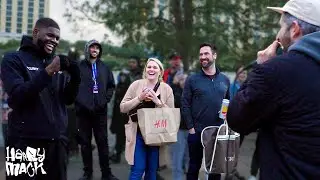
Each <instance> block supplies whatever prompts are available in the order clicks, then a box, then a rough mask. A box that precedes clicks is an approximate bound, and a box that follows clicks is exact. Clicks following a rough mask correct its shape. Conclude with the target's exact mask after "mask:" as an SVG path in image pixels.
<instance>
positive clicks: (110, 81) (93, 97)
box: [75, 41, 115, 114]
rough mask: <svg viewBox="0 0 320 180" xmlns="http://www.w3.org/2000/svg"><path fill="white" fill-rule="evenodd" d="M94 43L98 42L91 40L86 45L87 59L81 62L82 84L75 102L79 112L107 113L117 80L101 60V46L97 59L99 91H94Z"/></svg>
mask: <svg viewBox="0 0 320 180" xmlns="http://www.w3.org/2000/svg"><path fill="white" fill-rule="evenodd" d="M92 44H98V43H97V42H96V41H89V42H88V43H87V45H86V48H85V51H86V59H85V60H82V61H81V62H80V65H79V67H80V71H81V84H80V88H79V93H78V96H77V99H76V102H75V108H76V111H77V113H78V114H81V113H91V114H92V113H98V114H106V113H107V106H108V103H109V102H110V100H111V98H112V95H113V92H114V89H115V82H114V77H113V73H112V71H111V70H110V69H109V67H108V66H107V65H106V64H105V63H104V62H102V61H101V60H100V57H101V53H102V49H101V45H100V44H98V45H99V46H100V53H99V55H98V59H97V60H96V66H97V73H98V75H97V83H98V93H97V94H94V93H93V85H94V81H93V79H92V78H93V77H92V64H91V63H90V62H89V47H90V46H91V45H92Z"/></svg>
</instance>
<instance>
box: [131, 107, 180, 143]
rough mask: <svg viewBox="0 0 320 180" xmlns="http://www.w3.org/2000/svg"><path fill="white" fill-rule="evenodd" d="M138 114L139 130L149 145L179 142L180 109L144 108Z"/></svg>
mask: <svg viewBox="0 0 320 180" xmlns="http://www.w3.org/2000/svg"><path fill="white" fill-rule="evenodd" d="M137 113H138V124H139V128H140V131H141V134H142V137H143V139H144V142H145V143H146V144H147V145H150V146H161V145H165V144H170V143H174V142H177V133H178V130H179V126H180V120H181V117H180V109H179V108H142V109H139V110H138V111H137Z"/></svg>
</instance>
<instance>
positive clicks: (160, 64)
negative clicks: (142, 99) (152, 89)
mask: <svg viewBox="0 0 320 180" xmlns="http://www.w3.org/2000/svg"><path fill="white" fill-rule="evenodd" d="M150 61H153V62H155V63H157V64H158V66H159V68H160V76H159V77H158V80H159V81H160V82H161V81H162V77H163V73H164V68H163V65H162V63H161V62H160V61H159V59H156V58H149V59H148V61H147V63H146V64H145V66H144V69H143V75H142V77H143V79H147V72H146V70H147V66H148V64H149V62H150Z"/></svg>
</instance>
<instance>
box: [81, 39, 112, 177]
mask: <svg viewBox="0 0 320 180" xmlns="http://www.w3.org/2000/svg"><path fill="white" fill-rule="evenodd" d="M85 53H86V54H85V57H86V58H85V60H83V61H81V62H80V65H79V67H80V71H81V84H80V88H79V93H78V96H77V99H76V102H75V108H76V115H77V119H78V126H79V134H80V137H81V142H80V144H81V155H82V160H83V165H84V168H83V170H84V175H83V177H82V178H81V180H89V179H92V171H93V169H92V146H91V140H92V130H93V133H94V137H95V140H96V143H97V147H98V152H99V161H100V168H101V173H102V179H103V180H104V179H105V180H115V179H117V178H115V177H114V176H113V175H112V173H111V169H110V166H109V147H108V133H107V129H108V128H107V106H108V103H109V102H110V99H111V97H112V95H113V91H114V88H115V83H114V78H113V74H112V71H111V70H110V69H109V67H108V66H107V65H106V64H105V63H104V62H103V61H101V59H100V58H101V54H102V47H101V44H100V43H99V42H98V41H96V40H91V41H89V42H88V43H87V44H86V46H85Z"/></svg>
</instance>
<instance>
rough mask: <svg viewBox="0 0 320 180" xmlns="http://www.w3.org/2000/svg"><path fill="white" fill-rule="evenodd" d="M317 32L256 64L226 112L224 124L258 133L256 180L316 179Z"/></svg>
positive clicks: (319, 144)
mask: <svg viewBox="0 0 320 180" xmlns="http://www.w3.org/2000/svg"><path fill="white" fill-rule="evenodd" d="M319 77H320V32H316V33H312V34H309V35H306V36H303V37H302V38H301V39H300V40H298V41H297V42H296V43H294V44H293V45H291V46H290V48H289V52H288V53H286V54H283V55H281V56H277V57H275V58H273V59H271V60H269V61H268V62H266V63H263V64H262V65H257V66H256V67H255V68H254V69H253V70H252V72H251V73H250V74H249V76H248V79H247V81H246V82H245V83H244V84H243V85H242V86H241V88H240V90H239V91H238V93H237V94H236V95H235V97H234V99H232V100H231V102H230V105H229V110H228V114H227V120H228V123H229V126H230V127H231V128H232V129H233V130H235V131H236V132H239V133H243V134H248V133H250V132H253V131H255V130H257V129H259V138H260V139H259V144H258V146H259V149H260V151H259V153H258V154H259V159H260V179H261V180H269V179H286V180H311V179H312V180H313V179H319V177H320V81H319Z"/></svg>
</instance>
